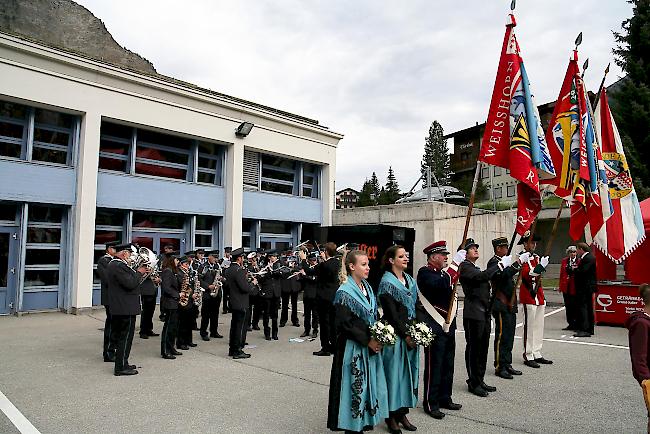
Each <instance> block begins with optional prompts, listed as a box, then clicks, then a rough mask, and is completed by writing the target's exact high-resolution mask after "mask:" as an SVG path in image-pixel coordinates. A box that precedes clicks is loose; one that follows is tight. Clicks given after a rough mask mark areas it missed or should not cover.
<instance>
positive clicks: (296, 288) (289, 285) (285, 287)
mask: <svg viewBox="0 0 650 434" xmlns="http://www.w3.org/2000/svg"><path fill="white" fill-rule="evenodd" d="M298 270H299V268H298V267H293V268H291V269H290V270H288V271H286V272H284V273H282V279H280V286H281V288H282V293H283V294H288V293H297V292H300V281H299V280H298V276H297V275H296V276H294V277H292V278H291V279H289V276H291V275H292V274H293V273H295V272H296V271H298Z"/></svg>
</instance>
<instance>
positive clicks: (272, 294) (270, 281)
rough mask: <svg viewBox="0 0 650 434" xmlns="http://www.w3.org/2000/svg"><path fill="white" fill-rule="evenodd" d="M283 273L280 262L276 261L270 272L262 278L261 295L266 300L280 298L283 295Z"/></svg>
mask: <svg viewBox="0 0 650 434" xmlns="http://www.w3.org/2000/svg"><path fill="white" fill-rule="evenodd" d="M284 274H285V273H283V272H282V271H280V261H275V263H274V264H273V265H272V266H271V267H270V271H268V272H267V273H266V274H264V275H262V276H260V278H259V279H258V280H259V284H260V287H261V288H262V292H261V295H262V297H264V298H280V295H281V294H282V283H281V281H282V279H283V277H284Z"/></svg>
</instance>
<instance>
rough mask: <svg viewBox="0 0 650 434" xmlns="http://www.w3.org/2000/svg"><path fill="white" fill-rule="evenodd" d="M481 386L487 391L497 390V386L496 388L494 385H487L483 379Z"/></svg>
mask: <svg viewBox="0 0 650 434" xmlns="http://www.w3.org/2000/svg"><path fill="white" fill-rule="evenodd" d="M481 387H482V388H483V389H485V390H486V391H488V392H496V391H497V388H496V387H494V386H488V385H487V384H485V381H483V382H481Z"/></svg>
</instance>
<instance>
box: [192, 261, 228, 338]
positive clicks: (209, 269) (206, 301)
mask: <svg viewBox="0 0 650 434" xmlns="http://www.w3.org/2000/svg"><path fill="white" fill-rule="evenodd" d="M206 253H207V255H208V260H207V262H205V263H204V264H202V265H200V266H199V270H198V273H199V276H200V279H201V288H203V289H204V290H205V291H204V292H203V304H202V305H201V332H200V334H201V339H203V340H204V341H209V340H210V338H219V339H220V338H223V336H221V335H220V334H219V330H218V327H219V306H220V305H221V292H222V291H221V286H220V285H221V284H222V283H221V270H220V268H219V263H218V262H217V256H218V255H219V250H210V251H208V252H206ZM217 276H219V277H217ZM208 324H210V337H208Z"/></svg>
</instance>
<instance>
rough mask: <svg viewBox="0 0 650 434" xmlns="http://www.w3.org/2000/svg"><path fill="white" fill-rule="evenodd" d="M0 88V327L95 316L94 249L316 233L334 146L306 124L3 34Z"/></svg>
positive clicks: (273, 239) (279, 240)
mask: <svg viewBox="0 0 650 434" xmlns="http://www.w3.org/2000/svg"><path fill="white" fill-rule="evenodd" d="M0 77H2V80H0V314H7V313H15V312H25V311H39V310H50V309H59V310H65V311H68V312H73V313H76V312H79V311H82V310H84V309H86V308H90V307H91V306H93V305H96V304H98V303H99V280H98V278H97V276H96V274H95V272H94V268H95V267H94V264H96V262H97V259H98V258H99V257H100V256H101V255H102V254H103V249H104V243H105V242H107V241H112V240H122V241H134V242H138V243H139V244H140V245H142V246H146V247H149V248H151V249H152V250H155V251H159V250H160V248H161V246H162V245H163V244H165V243H170V244H173V245H174V246H175V247H177V248H178V249H180V250H190V249H194V248H197V247H205V248H214V249H223V247H224V246H231V247H234V248H236V247H240V246H243V247H245V248H247V249H253V248H256V247H264V248H285V247H288V246H290V245H292V244H293V245H295V244H296V243H298V241H299V240H301V239H305V238H309V237H311V236H312V234H313V233H314V232H315V231H316V228H317V227H318V226H320V225H328V224H330V219H331V211H332V209H333V207H334V197H335V191H334V174H335V169H336V147H337V145H338V142H339V140H340V139H341V138H342V135H340V134H338V133H335V132H332V131H331V130H329V129H328V128H326V127H323V126H321V125H320V124H319V123H318V122H317V121H315V120H311V119H308V118H305V117H302V116H298V115H293V114H290V113H286V112H282V111H279V110H276V109H273V108H270V107H265V106H261V105H259V104H255V103H251V102H247V101H244V100H241V99H238V98H233V97H229V96H226V95H222V94H218V93H216V92H212V91H209V90H206V89H200V88H197V87H196V86H192V85H189V84H187V83H182V82H178V81H176V80H173V79H170V78H167V77H163V76H153V75H152V76H149V75H143V74H139V73H134V72H131V71H128V70H124V69H120V68H117V67H114V66H112V65H108V64H105V63H102V62H99V61H95V60H91V59H88V58H85V57H81V56H79V55H76V54H72V53H69V52H66V51H62V50H58V49H54V48H51V47H46V46H43V45H39V44H35V43H33V42H30V41H26V40H23V39H20V38H16V37H14V36H10V35H6V34H0ZM242 122H249V123H252V124H253V125H254V126H253V128H252V130H251V131H250V133H249V134H248V135H247V136H245V137H244V136H241V135H236V134H235V130H236V129H237V128H238V126H240V125H241V124H242Z"/></svg>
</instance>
